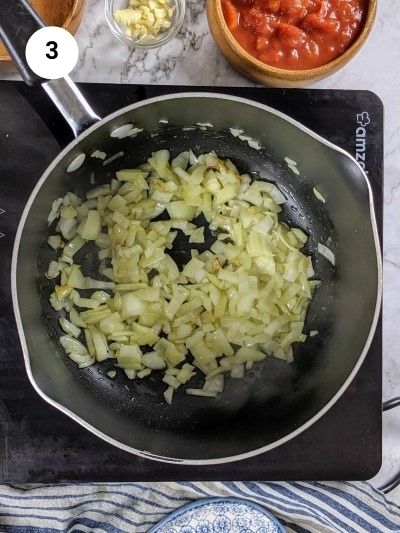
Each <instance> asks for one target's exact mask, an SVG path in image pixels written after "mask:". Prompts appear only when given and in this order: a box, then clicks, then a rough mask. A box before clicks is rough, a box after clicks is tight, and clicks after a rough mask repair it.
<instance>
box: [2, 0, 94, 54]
mask: <svg viewBox="0 0 400 533" xmlns="http://www.w3.org/2000/svg"><path fill="white" fill-rule="evenodd" d="M84 3H85V0H74V3H73V5H72V9H71V10H70V11H69V14H68V16H67V18H66V19H65V20H64V22H63V25H62V26H61V27H62V28H64V29H68V28H69V26H70V24H71V21H72V20H73V18H74V17H75V15H76V13H78V12H79V10H80V9H82V7H83V5H84ZM0 42H1V41H0ZM0 63H12V58H11V57H10V55H9V53H8V52H7V50H6V53H5V55H2V54H1V53H0Z"/></svg>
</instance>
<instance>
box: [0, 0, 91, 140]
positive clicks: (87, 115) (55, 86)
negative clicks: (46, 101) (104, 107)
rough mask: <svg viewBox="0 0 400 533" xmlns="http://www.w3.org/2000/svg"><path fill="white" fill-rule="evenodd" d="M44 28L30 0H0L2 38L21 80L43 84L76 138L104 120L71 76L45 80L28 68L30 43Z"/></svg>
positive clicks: (32, 83) (33, 83) (0, 30)
mask: <svg viewBox="0 0 400 533" xmlns="http://www.w3.org/2000/svg"><path fill="white" fill-rule="evenodd" d="M43 27H44V23H43V21H42V20H41V19H40V17H39V16H38V15H37V14H36V13H35V11H34V10H33V9H32V7H31V6H30V5H29V4H28V2H27V0H0V37H1V39H2V40H3V42H4V44H5V46H6V48H7V49H8V51H9V53H10V55H11V57H12V58H13V59H14V61H15V64H16V66H17V68H18V70H19V72H20V74H21V76H22V79H23V80H24V81H25V83H27V84H28V85H42V87H43V89H44V90H45V91H46V93H47V94H48V96H49V97H50V98H51V99H52V101H53V102H54V104H55V105H56V107H57V108H58V110H59V111H60V113H61V114H62V115H63V117H64V118H65V120H66V121H67V122H68V124H69V125H70V127H71V128H72V131H73V132H74V135H75V137H78V135H79V134H80V133H82V132H83V131H84V130H86V129H87V128H88V127H89V126H91V125H92V124H95V123H96V122H98V121H99V120H101V119H100V117H99V116H98V115H97V114H96V113H95V112H94V111H93V109H92V108H91V106H90V105H89V104H88V102H87V101H86V100H85V98H84V96H83V95H82V93H81V92H80V91H79V89H78V87H77V86H76V85H75V84H74V82H73V81H72V80H71V79H70V78H69V77H68V76H67V77H66V78H60V79H58V80H46V79H44V78H41V77H40V76H38V75H37V74H35V73H34V72H33V71H32V70H31V69H30V68H29V66H28V63H27V61H26V57H25V48H26V45H27V42H28V40H29V38H30V37H31V36H32V35H33V34H34V33H35V32H36V31H37V30H39V29H40V28H43Z"/></svg>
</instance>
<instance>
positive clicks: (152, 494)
mask: <svg viewBox="0 0 400 533" xmlns="http://www.w3.org/2000/svg"><path fill="white" fill-rule="evenodd" d="M218 496H225V497H226V496H229V497H240V498H246V499H248V500H251V501H253V502H256V503H258V504H260V505H262V506H263V507H265V508H266V509H267V510H268V511H269V512H271V513H272V514H273V515H275V516H276V517H277V518H278V520H280V521H281V522H282V524H283V525H284V526H285V527H286V530H287V531H288V532H292V531H293V532H308V531H310V532H313V533H328V532H329V533H333V532H335V533H336V532H343V533H353V532H374V533H375V532H377V533H383V532H390V531H397V532H400V508H399V507H398V506H397V505H395V504H394V503H393V502H390V501H389V500H388V499H387V498H386V497H385V495H384V494H382V493H381V492H379V491H377V490H376V489H374V488H373V487H372V486H371V485H370V484H368V483H350V482H344V483H322V482H321V483H308V482H307V483H271V482H268V483H251V482H250V483H239V482H225V483H220V482H212V483H191V482H187V483H155V484H154V483H152V484H146V483H109V484H99V483H84V484H80V485H72V484H58V485H39V486H38V485H36V486H8V485H1V486H0V531H1V532H7V533H8V532H10V533H53V532H54V533H55V532H60V531H63V532H66V533H78V532H79V533H89V532H90V533H106V532H107V533H121V532H129V533H132V532H134V533H145V532H147V531H148V530H149V529H150V528H151V527H152V526H154V525H155V524H157V523H158V522H159V521H161V520H162V518H164V517H165V516H166V515H168V514H170V513H172V512H173V511H175V510H176V509H178V508H179V507H181V506H182V505H185V504H187V503H189V502H192V501H194V500H198V499H201V498H209V497H218Z"/></svg>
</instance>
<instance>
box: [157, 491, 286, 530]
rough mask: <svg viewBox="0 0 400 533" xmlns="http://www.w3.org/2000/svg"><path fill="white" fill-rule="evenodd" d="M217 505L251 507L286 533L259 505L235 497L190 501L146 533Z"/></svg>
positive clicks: (272, 516) (281, 525)
mask: <svg viewBox="0 0 400 533" xmlns="http://www.w3.org/2000/svg"><path fill="white" fill-rule="evenodd" d="M217 503H218V504H221V503H228V504H233V503H236V504H238V503H239V504H241V505H245V506H246V507H251V508H252V509H255V510H256V511H259V512H261V513H262V514H263V515H264V516H266V517H267V518H269V520H270V521H271V522H273V523H274V525H275V526H276V527H277V528H278V530H279V531H280V532H281V533H286V530H285V529H284V526H283V524H282V523H281V522H279V520H278V519H277V518H276V517H275V516H274V515H272V514H271V513H270V512H269V511H267V509H265V508H264V507H262V506H261V505H260V504H258V503H255V502H253V501H251V500H247V499H245V498H237V497H235V496H227V497H224V496H222V497H215V496H212V497H209V498H201V499H199V500H195V501H192V502H190V503H188V504H186V505H183V506H182V507H179V508H178V509H175V511H172V513H170V514H169V515H167V516H166V517H164V518H163V519H162V520H161V521H160V522H158V524H156V525H155V526H153V527H152V528H151V529H149V531H148V532H147V533H159V532H160V530H161V528H163V527H164V526H166V525H168V523H170V522H171V521H172V520H174V519H175V518H177V517H179V516H181V515H183V514H185V513H187V512H188V511H190V510H192V509H196V508H197V507H205V506H207V505H212V504H217Z"/></svg>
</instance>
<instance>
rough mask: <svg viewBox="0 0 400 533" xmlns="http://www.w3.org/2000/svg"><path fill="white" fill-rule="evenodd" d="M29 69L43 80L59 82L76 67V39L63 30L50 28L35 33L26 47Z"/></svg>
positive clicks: (54, 27)
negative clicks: (58, 80)
mask: <svg viewBox="0 0 400 533" xmlns="http://www.w3.org/2000/svg"><path fill="white" fill-rule="evenodd" d="M25 54H26V60H27V62H28V65H29V67H30V68H31V70H33V72H34V73H35V74H37V75H38V76H40V77H41V78H46V79H49V80H57V79H58V78H63V77H64V76H67V75H68V74H69V73H70V72H71V71H72V70H73V69H74V67H75V65H76V63H77V61H78V57H79V50H78V45H77V42H76V41H75V39H74V37H73V36H72V35H71V34H70V33H69V32H68V31H67V30H64V29H63V28H58V27H56V26H48V27H47V28H42V29H40V30H38V31H37V32H35V33H34V34H33V35H32V37H31V38H30V39H29V41H28V44H27V45H26V50H25Z"/></svg>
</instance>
